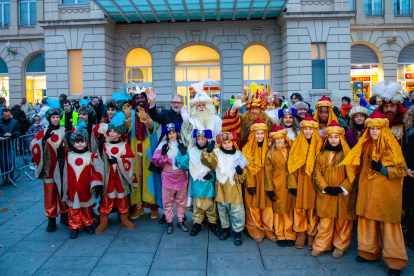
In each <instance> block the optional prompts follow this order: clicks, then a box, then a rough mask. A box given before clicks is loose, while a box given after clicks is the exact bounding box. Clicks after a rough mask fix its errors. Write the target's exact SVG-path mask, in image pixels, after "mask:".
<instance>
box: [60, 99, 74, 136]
mask: <svg viewBox="0 0 414 276" xmlns="http://www.w3.org/2000/svg"><path fill="white" fill-rule="evenodd" d="M77 124H78V113H77V112H75V111H72V105H71V104H70V101H68V100H64V101H63V116H62V118H61V120H60V126H61V127H64V128H66V131H72V127H73V126H76V125H77Z"/></svg>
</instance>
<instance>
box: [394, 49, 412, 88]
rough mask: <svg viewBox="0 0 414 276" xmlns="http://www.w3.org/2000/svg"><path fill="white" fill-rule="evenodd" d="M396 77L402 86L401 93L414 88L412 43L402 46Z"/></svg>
mask: <svg viewBox="0 0 414 276" xmlns="http://www.w3.org/2000/svg"><path fill="white" fill-rule="evenodd" d="M397 79H398V82H399V83H401V85H402V87H403V93H410V91H413V90H414V44H410V45H408V46H406V47H404V48H403V49H402V50H401V52H400V54H399V56H398V72H397Z"/></svg>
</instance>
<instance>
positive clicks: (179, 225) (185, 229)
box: [177, 221, 188, 232]
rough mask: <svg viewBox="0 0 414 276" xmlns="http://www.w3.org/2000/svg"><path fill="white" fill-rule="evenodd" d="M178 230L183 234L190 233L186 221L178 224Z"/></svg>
mask: <svg viewBox="0 0 414 276" xmlns="http://www.w3.org/2000/svg"><path fill="white" fill-rule="evenodd" d="M177 228H178V229H181V231H183V232H188V229H187V227H185V224H184V221H182V222H179V223H177Z"/></svg>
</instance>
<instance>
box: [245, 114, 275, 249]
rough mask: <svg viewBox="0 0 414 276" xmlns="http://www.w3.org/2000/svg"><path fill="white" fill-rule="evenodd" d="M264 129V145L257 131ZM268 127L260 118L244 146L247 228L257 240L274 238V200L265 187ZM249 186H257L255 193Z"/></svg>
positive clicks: (253, 126)
mask: <svg viewBox="0 0 414 276" xmlns="http://www.w3.org/2000/svg"><path fill="white" fill-rule="evenodd" d="M259 130H263V131H264V140H263V143H262V146H259V144H258V141H257V138H256V131H259ZM268 145H269V138H268V127H267V125H266V124H265V123H263V121H262V120H260V118H258V119H257V120H256V122H255V123H254V124H253V125H252V126H251V127H250V134H249V139H248V140H247V143H246V145H245V146H244V147H243V150H242V153H243V154H244V155H245V156H246V159H247V161H248V162H249V164H248V165H247V181H246V187H245V191H244V203H245V207H246V228H247V231H248V232H249V235H250V236H251V237H252V238H253V239H255V241H259V240H260V241H261V239H263V238H264V237H266V238H268V239H274V241H276V236H275V234H274V232H273V211H272V201H271V200H270V198H269V197H268V196H267V194H266V191H265V189H264V179H265V176H264V174H265V170H264V167H265V160H266V153H267V150H268V148H269V146H268ZM249 188H255V189H256V191H255V193H254V195H250V194H249V193H248V189H249Z"/></svg>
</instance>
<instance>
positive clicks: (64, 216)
mask: <svg viewBox="0 0 414 276" xmlns="http://www.w3.org/2000/svg"><path fill="white" fill-rule="evenodd" d="M60 223H61V224H64V225H66V226H69V215H68V213H63V214H60Z"/></svg>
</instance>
